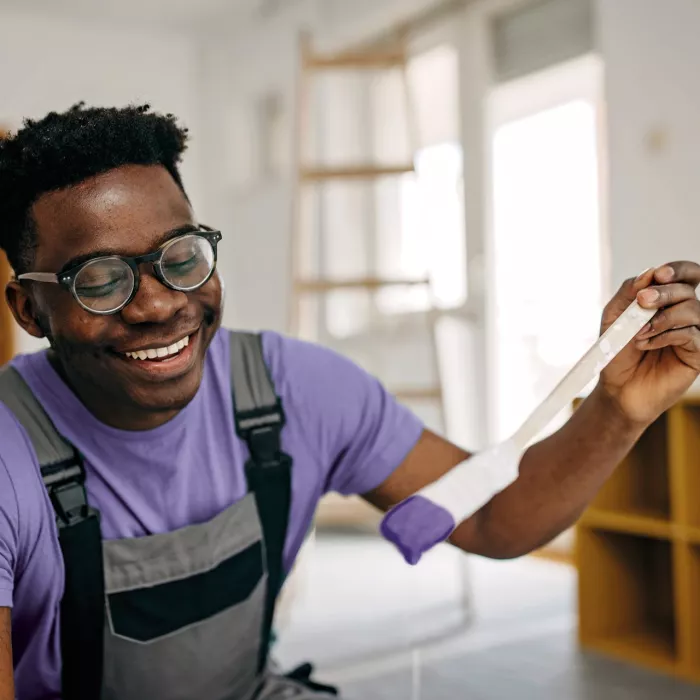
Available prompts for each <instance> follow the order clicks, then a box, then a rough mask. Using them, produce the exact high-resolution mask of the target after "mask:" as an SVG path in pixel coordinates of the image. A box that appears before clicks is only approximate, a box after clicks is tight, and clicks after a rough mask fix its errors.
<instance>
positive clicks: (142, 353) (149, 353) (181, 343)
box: [124, 336, 190, 360]
mask: <svg viewBox="0 0 700 700" xmlns="http://www.w3.org/2000/svg"><path fill="white" fill-rule="evenodd" d="M189 344H190V338H189V336H187V337H186V338H183V339H182V340H178V341H177V343H173V344H172V345H169V346H168V347H167V348H149V349H148V350H136V351H135V352H127V353H124V354H125V355H126V356H127V357H130V358H131V359H133V360H155V359H156V358H162V357H168V355H177V353H179V352H180V351H181V350H182V349H183V348H186V347H187V346H188V345H189Z"/></svg>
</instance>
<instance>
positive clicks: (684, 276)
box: [601, 260, 700, 331]
mask: <svg viewBox="0 0 700 700" xmlns="http://www.w3.org/2000/svg"><path fill="white" fill-rule="evenodd" d="M698 285H700V265H698V264H697V263H694V262H689V261H686V260H680V261H676V262H670V263H666V264H665V265H662V266H661V267H657V268H653V267H650V268H649V269H647V270H644V272H642V273H641V274H639V275H638V276H637V277H632V278H630V279H628V280H625V282H623V283H622V285H621V286H620V289H619V290H618V292H617V294H615V296H614V297H613V298H612V299H611V300H610V302H609V303H608V304H607V306H606V307H605V309H604V311H603V318H602V324H601V331H605V330H606V329H607V328H608V327H609V326H611V325H612V324H613V323H614V322H615V321H616V320H617V318H618V317H619V316H620V315H621V314H622V312H623V311H624V310H625V309H626V308H627V307H628V306H629V305H630V304H631V303H632V302H633V301H634V300H635V299H637V301H638V302H639V304H640V305H641V306H643V307H644V308H647V309H661V308H663V307H665V306H670V305H673V304H678V303H681V302H683V301H685V300H687V299H694V298H696V294H695V288H696V287H697V286H698Z"/></svg>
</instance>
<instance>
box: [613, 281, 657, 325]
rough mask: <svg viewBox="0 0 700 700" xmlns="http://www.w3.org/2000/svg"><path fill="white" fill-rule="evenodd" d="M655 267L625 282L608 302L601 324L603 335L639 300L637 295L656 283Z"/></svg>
mask: <svg viewBox="0 0 700 700" xmlns="http://www.w3.org/2000/svg"><path fill="white" fill-rule="evenodd" d="M655 272H656V268H655V267H650V268H647V269H646V270H644V272H642V273H640V274H639V275H637V277H632V278H630V279H627V280H625V281H624V282H623V283H622V285H621V286H620V289H618V291H617V294H615V296H614V297H613V298H612V299H611V300H610V301H609V302H608V304H607V305H606V307H605V309H604V310H603V318H602V323H601V333H604V332H605V331H606V330H607V329H608V327H609V326H611V325H612V324H613V323H615V321H616V320H617V319H618V318H619V317H620V316H621V315H622V313H623V311H624V310H625V309H626V308H627V307H628V306H629V305H630V304H631V303H632V302H633V301H634V300H635V299H636V298H637V294H639V292H641V291H642V289H645V288H646V287H648V286H649V285H650V284H651V283H652V282H653V281H654V274H655Z"/></svg>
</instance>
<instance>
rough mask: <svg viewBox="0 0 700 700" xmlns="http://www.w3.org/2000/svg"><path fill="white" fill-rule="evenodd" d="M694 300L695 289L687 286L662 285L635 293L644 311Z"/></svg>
mask: <svg viewBox="0 0 700 700" xmlns="http://www.w3.org/2000/svg"><path fill="white" fill-rule="evenodd" d="M696 298H697V297H696V294H695V288H694V287H691V285H689V284H662V285H658V286H654V287H647V288H646V289H642V290H641V291H640V292H637V301H639V304H640V305H641V306H643V307H644V308H646V309H661V308H663V307H664V306H672V305H673V304H680V303H681V302H683V301H686V300H688V299H696Z"/></svg>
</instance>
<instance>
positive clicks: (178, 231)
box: [58, 224, 202, 275]
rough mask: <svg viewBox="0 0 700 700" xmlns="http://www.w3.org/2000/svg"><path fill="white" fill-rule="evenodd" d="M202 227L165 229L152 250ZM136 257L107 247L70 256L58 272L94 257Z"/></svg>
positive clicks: (193, 225)
mask: <svg viewBox="0 0 700 700" xmlns="http://www.w3.org/2000/svg"><path fill="white" fill-rule="evenodd" d="M201 229H202V226H198V225H197V224H184V225H183V226H178V227H177V228H174V229H171V230H170V231H166V232H165V233H164V234H163V235H162V236H161V237H160V239H159V240H158V243H157V244H156V246H155V247H154V249H153V250H157V249H158V248H160V247H161V246H162V245H163V244H165V243H167V242H168V241H169V240H170V239H171V238H177V237H178V236H182V235H183V234H185V233H192V231H200V230H201ZM112 256H116V257H138V256H124V254H123V253H121V252H119V251H117V250H109V249H103V250H94V251H92V252H91V253H84V254H82V255H76V256H75V257H74V258H71V259H70V260H69V261H68V262H67V263H65V264H64V265H63V267H62V268H61V269H60V270H59V272H58V274H59V275H61V274H63V273H64V272H67V271H68V270H71V269H72V268H74V267H78V265H82V264H83V263H86V262H88V261H89V260H94V259H95V258H108V257H112Z"/></svg>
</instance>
